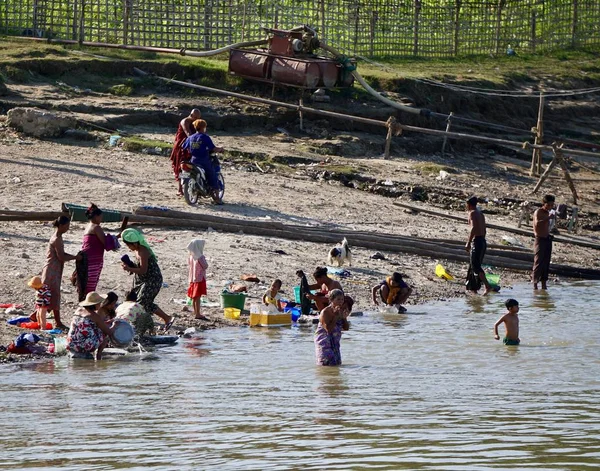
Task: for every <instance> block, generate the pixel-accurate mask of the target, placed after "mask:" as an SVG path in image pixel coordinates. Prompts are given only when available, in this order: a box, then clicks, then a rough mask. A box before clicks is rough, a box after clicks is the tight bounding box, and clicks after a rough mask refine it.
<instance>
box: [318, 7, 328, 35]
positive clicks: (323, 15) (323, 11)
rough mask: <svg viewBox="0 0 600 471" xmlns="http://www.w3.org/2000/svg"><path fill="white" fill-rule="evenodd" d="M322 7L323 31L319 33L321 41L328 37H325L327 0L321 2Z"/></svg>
mask: <svg viewBox="0 0 600 471" xmlns="http://www.w3.org/2000/svg"><path fill="white" fill-rule="evenodd" d="M320 7H321V31H320V32H319V36H321V39H325V38H326V37H327V36H326V35H325V0H321V1H320Z"/></svg>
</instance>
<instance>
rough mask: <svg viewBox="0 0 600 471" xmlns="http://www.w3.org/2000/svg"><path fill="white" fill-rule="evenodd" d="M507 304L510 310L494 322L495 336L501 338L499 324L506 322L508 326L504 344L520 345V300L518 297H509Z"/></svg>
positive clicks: (506, 326)
mask: <svg viewBox="0 0 600 471" xmlns="http://www.w3.org/2000/svg"><path fill="white" fill-rule="evenodd" d="M505 305H506V309H508V312H507V313H506V314H504V315H503V316H502V317H501V318H500V319H498V321H497V322H496V323H495V324H494V338H495V339H496V340H500V336H499V335H498V326H499V325H500V324H502V323H503V322H504V327H505V328H506V336H505V337H504V340H503V342H504V345H519V344H520V343H521V339H519V316H518V313H519V302H518V301H517V300H516V299H509V300H507V301H506V304H505Z"/></svg>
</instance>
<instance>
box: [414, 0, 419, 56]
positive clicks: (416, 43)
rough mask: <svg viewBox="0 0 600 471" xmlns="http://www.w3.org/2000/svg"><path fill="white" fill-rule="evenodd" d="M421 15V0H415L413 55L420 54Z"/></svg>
mask: <svg viewBox="0 0 600 471" xmlns="http://www.w3.org/2000/svg"><path fill="white" fill-rule="evenodd" d="M420 16H421V0H414V16H413V56H417V55H418V54H419V17H420Z"/></svg>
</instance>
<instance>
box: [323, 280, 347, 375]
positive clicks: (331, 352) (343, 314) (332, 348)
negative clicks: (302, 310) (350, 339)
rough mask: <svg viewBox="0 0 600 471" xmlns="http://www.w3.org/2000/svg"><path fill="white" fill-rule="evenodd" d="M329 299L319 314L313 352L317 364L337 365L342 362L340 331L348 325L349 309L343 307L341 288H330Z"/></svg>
mask: <svg viewBox="0 0 600 471" xmlns="http://www.w3.org/2000/svg"><path fill="white" fill-rule="evenodd" d="M329 301H330V304H329V306H327V307H326V308H325V309H323V310H322V311H321V315H320V316H319V326H318V327H317V331H316V332H315V353H316V356H317V365H322V366H337V365H341V364H342V353H341V351H340V341H341V339H342V331H343V330H348V329H349V327H350V326H349V324H348V316H349V315H350V311H349V310H348V309H347V308H346V307H345V303H344V292H343V291H342V290H341V289H334V290H332V291H331V292H330V293H329Z"/></svg>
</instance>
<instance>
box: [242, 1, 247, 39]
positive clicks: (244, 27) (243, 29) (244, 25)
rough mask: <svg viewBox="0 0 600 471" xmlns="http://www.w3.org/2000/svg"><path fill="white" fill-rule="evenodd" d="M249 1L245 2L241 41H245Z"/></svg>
mask: <svg viewBox="0 0 600 471" xmlns="http://www.w3.org/2000/svg"><path fill="white" fill-rule="evenodd" d="M248 1H249V0H246V1H245V2H244V12H243V13H242V38H241V39H240V41H241V42H244V33H245V31H246V9H247V8H248Z"/></svg>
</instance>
